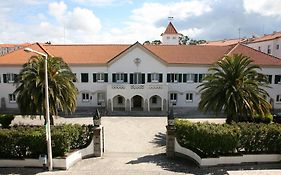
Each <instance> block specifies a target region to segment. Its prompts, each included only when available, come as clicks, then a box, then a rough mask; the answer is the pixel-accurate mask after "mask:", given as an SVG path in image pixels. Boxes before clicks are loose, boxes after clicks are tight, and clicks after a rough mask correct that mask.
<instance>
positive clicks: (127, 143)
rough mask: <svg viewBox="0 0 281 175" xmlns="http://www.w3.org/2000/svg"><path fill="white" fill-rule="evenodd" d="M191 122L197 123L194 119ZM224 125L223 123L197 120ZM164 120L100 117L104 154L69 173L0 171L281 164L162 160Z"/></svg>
mask: <svg viewBox="0 0 281 175" xmlns="http://www.w3.org/2000/svg"><path fill="white" fill-rule="evenodd" d="M193 121H198V120H196V119H194V120H193ZM200 121H209V122H215V123H223V122H224V120H222V119H211V120H206V119H200ZM19 123H21V124H42V123H43V120H39V119H38V118H37V119H35V120H30V119H22V117H17V118H16V119H15V120H14V122H13V124H19ZM55 123H56V124H59V123H79V124H90V123H92V118H91V117H89V118H87V117H85V118H57V119H55ZM166 123H167V119H166V117H103V118H102V125H103V126H104V134H105V154H104V156H103V157H102V158H89V159H85V160H82V161H80V162H79V163H77V164H76V165H74V166H73V167H72V168H70V169H69V170H68V171H60V170H55V171H53V172H43V171H42V169H41V168H0V174H20V175H29V174H39V175H49V174H50V175H64V174H70V175H76V174H77V175H95V174H97V175H111V174H114V175H135V174H136V175H146V174H147V175H148V174H149V175H154V174H155V175H156V174H157V175H174V174H188V175H189V174H190V175H204V174H208V175H213V174H214V175H216V174H218V175H225V174H226V175H227V174H229V175H277V174H281V164H280V163H276V164H247V165H232V166H219V167H208V168H199V167H197V166H196V165H195V164H194V163H193V162H192V161H189V160H186V159H181V158H177V159H168V158H167V157H166V156H165V131H166V129H165V126H166Z"/></svg>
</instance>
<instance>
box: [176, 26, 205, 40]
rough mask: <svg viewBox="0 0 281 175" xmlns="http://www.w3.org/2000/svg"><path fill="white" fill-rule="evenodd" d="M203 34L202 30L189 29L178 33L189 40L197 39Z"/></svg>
mask: <svg viewBox="0 0 281 175" xmlns="http://www.w3.org/2000/svg"><path fill="white" fill-rule="evenodd" d="M203 32H204V29H201V28H190V29H186V30H181V31H179V33H181V34H183V35H185V36H188V37H189V38H197V37H198V36H200V34H202V33H203Z"/></svg>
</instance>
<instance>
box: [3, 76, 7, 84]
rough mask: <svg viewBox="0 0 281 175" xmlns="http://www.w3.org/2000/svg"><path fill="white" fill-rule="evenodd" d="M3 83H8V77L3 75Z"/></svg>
mask: <svg viewBox="0 0 281 175" xmlns="http://www.w3.org/2000/svg"><path fill="white" fill-rule="evenodd" d="M3 83H7V75H6V74H3Z"/></svg>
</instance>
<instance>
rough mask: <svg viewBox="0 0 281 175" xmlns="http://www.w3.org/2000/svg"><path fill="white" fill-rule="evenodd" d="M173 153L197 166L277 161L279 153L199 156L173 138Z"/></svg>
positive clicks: (280, 155) (279, 156)
mask: <svg viewBox="0 0 281 175" xmlns="http://www.w3.org/2000/svg"><path fill="white" fill-rule="evenodd" d="M175 153H180V154H182V155H185V156H188V157H189V158H192V159H193V160H194V161H196V162H197V163H198V165H199V166H216V165H223V164H241V163H258V162H264V163H265V162H279V161H281V154H247V155H241V156H222V157H217V158H201V157H200V156H199V155H197V154H196V153H195V152H193V151H191V150H190V149H187V148H184V147H182V146H180V144H179V143H178V142H177V139H175Z"/></svg>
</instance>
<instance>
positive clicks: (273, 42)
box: [247, 38, 281, 59]
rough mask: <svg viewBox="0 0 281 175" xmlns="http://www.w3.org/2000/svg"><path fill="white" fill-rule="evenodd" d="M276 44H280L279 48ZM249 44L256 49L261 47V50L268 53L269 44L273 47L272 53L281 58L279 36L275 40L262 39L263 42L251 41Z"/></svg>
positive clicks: (280, 39)
mask: <svg viewBox="0 0 281 175" xmlns="http://www.w3.org/2000/svg"><path fill="white" fill-rule="evenodd" d="M276 45H279V49H277V48H276ZM247 46H249V47H251V48H254V49H256V50H259V47H260V48H261V50H260V51H261V52H263V53H266V54H267V49H268V46H270V48H271V55H273V56H275V57H278V58H280V59H281V38H277V39H274V40H269V41H262V42H256V43H249V44H247Z"/></svg>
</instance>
